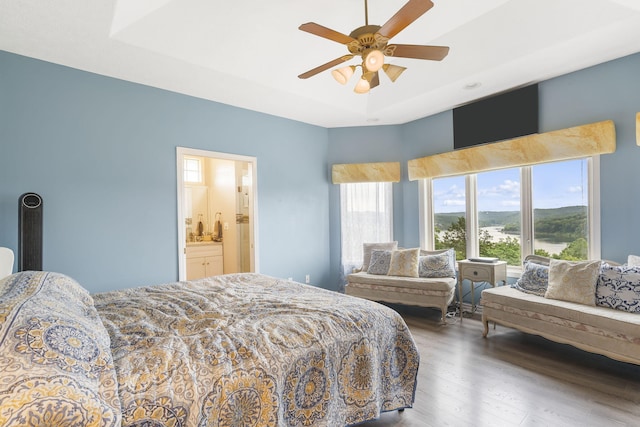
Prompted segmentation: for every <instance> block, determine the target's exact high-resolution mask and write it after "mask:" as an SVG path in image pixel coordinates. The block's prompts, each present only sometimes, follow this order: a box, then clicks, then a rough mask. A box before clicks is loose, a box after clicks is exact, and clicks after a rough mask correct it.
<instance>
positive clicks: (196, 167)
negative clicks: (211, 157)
mask: <svg viewBox="0 0 640 427" xmlns="http://www.w3.org/2000/svg"><path fill="white" fill-rule="evenodd" d="M201 165H202V162H201V161H200V159H198V158H195V157H186V156H185V157H184V182H190V183H198V184H199V183H201V182H202V166H201Z"/></svg>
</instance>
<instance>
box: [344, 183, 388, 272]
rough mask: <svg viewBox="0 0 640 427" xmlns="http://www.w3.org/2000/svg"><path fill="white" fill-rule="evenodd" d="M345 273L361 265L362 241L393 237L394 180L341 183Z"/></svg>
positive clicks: (368, 241)
mask: <svg viewBox="0 0 640 427" xmlns="http://www.w3.org/2000/svg"><path fill="white" fill-rule="evenodd" d="M340 229H341V245H342V246H341V248H342V267H343V274H345V275H346V274H349V273H351V271H352V270H353V268H360V267H361V266H362V244H363V243H375V242H390V241H393V198H392V183H391V182H367V183H349V184H340Z"/></svg>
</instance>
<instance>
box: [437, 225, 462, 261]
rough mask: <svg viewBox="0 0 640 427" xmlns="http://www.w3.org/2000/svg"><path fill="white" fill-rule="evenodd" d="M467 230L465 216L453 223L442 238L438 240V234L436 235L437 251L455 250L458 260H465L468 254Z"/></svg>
mask: <svg viewBox="0 0 640 427" xmlns="http://www.w3.org/2000/svg"><path fill="white" fill-rule="evenodd" d="M466 230H467V228H466V220H465V218H464V217H463V216H459V217H458V220H457V221H455V222H453V223H451V225H450V226H449V228H447V230H446V231H445V232H444V233H443V234H442V238H438V234H436V238H435V246H436V249H449V248H453V249H455V251H456V259H457V260H460V259H464V258H465V254H466V253H467V231H466Z"/></svg>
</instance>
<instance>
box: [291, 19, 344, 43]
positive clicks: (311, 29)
mask: <svg viewBox="0 0 640 427" xmlns="http://www.w3.org/2000/svg"><path fill="white" fill-rule="evenodd" d="M298 29H299V30H302V31H306V32H307V33H311V34H313V35H316V36H320V37H324V38H325V39H329V40H333V41H334V42H338V43H342V44H349V43H351V42H352V41H354V40H355V39H354V38H353V37H349V36H348V35H346V34H342V33H339V32H337V31H334V30H332V29H331V28H327V27H323V26H322V25H320V24H316V23H315V22H307V23H306V24H302V25H300V26H299V27H298Z"/></svg>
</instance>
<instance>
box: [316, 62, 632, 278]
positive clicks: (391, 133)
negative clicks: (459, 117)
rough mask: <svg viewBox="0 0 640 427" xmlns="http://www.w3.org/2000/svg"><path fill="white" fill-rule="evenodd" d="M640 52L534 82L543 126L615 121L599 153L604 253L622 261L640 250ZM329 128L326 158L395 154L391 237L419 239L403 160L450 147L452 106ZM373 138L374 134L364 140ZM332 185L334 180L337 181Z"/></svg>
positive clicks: (335, 234) (334, 230)
mask: <svg viewBox="0 0 640 427" xmlns="http://www.w3.org/2000/svg"><path fill="white" fill-rule="evenodd" d="M638 76H640V54H636V55H632V56H628V57H625V58H621V59H618V60H615V61H611V62H608V63H605V64H601V65H598V66H595V67H591V68H588V69H585V70H581V71H578V72H575V73H571V74H567V75H565V76H561V77H558V78H555V79H551V80H548V81H544V82H542V83H540V85H539V93H540V132H548V131H552V130H557V129H564V128H568V127H573V126H577V125H583V124H588V123H593V122H598V121H602V120H608V119H611V120H613V121H614V122H615V127H616V135H617V149H616V152H615V153H613V154H607V155H603V156H601V162H600V163H601V180H600V181H601V193H602V194H601V218H602V222H601V224H602V257H603V258H605V259H610V260H615V261H618V262H625V261H626V258H627V255H628V254H630V253H634V254H638V253H640V227H638V226H637V225H636V224H635V222H636V221H637V218H638V216H639V215H640V197H639V195H638V188H640V173H638V169H639V168H640V147H638V146H637V145H636V139H635V132H636V130H635V126H636V125H635V115H636V113H637V112H640V79H639V77H638ZM380 130H381V128H380V127H374V128H361V129H353V128H348V129H331V130H330V131H329V138H330V142H329V154H328V159H329V163H330V164H332V163H349V162H353V163H360V162H373V161H395V160H397V161H400V162H401V165H402V168H403V180H402V182H401V183H399V184H396V185H394V237H395V239H397V240H398V241H399V244H400V245H401V246H404V247H416V246H419V244H420V240H419V239H420V236H419V218H418V184H417V183H416V182H409V181H408V179H407V172H406V168H407V161H408V160H410V159H415V158H419V157H424V156H428V155H431V154H436V153H442V152H447V151H451V150H453V115H452V112H451V110H449V111H446V112H443V113H440V114H436V115H433V116H430V117H426V118H424V119H420V120H416V121H413V122H410V123H407V124H403V125H401V126H394V127H390V129H385V128H382V132H381V133H380V134H378V132H380ZM369 140H371V141H369ZM334 187H337V186H334ZM330 198H331V199H330V209H331V214H330V218H331V245H332V246H331V249H332V252H331V266H332V277H333V278H334V280H337V278H338V277H339V276H338V274H339V263H340V247H339V241H340V211H339V190H338V189H337V188H332V189H331V190H330Z"/></svg>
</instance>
